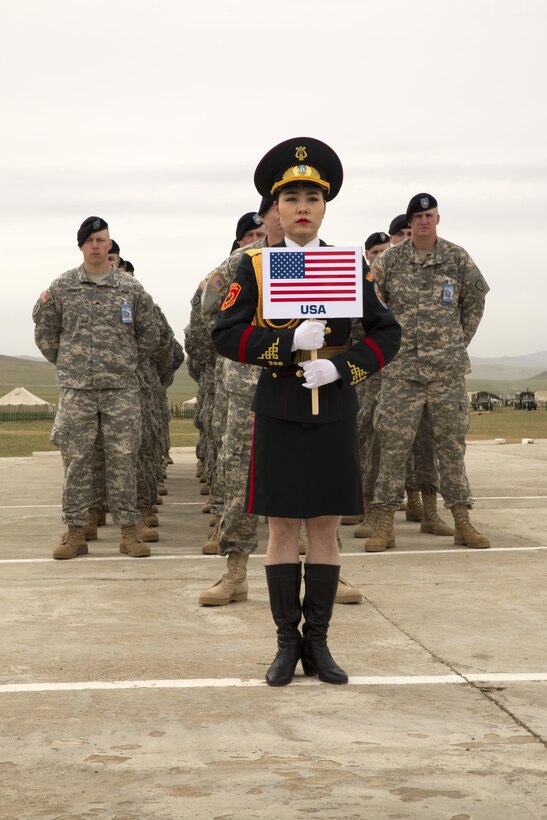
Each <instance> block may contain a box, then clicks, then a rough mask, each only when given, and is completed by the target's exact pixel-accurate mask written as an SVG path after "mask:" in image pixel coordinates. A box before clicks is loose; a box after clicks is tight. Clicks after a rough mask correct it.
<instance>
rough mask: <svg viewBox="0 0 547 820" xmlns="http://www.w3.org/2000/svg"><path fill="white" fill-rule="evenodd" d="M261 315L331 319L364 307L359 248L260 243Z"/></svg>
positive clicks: (350, 313)
mask: <svg viewBox="0 0 547 820" xmlns="http://www.w3.org/2000/svg"><path fill="white" fill-rule="evenodd" d="M262 285H263V287H262V309H263V316H264V318H265V319H297V318H298V319H334V318H343V317H348V318H352V317H355V316H360V315H361V313H362V309H363V257H362V251H361V248H321V247H320V248H302V250H293V249H292V248H263V250H262Z"/></svg>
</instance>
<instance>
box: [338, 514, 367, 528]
mask: <svg viewBox="0 0 547 820" xmlns="http://www.w3.org/2000/svg"><path fill="white" fill-rule="evenodd" d="M362 520H363V516H362V515H343V516H342V517H341V518H340V523H341V524H349V525H350V526H353V527H354V526H355V524H360V523H361V521H362Z"/></svg>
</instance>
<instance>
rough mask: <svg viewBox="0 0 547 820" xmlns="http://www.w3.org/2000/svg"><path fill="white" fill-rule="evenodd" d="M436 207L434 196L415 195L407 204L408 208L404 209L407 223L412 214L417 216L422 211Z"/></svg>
mask: <svg viewBox="0 0 547 820" xmlns="http://www.w3.org/2000/svg"><path fill="white" fill-rule="evenodd" d="M436 207H437V200H436V199H435V197H434V196H431V194H416V196H413V197H412V199H411V200H410V202H409V203H408V208H407V209H406V218H407V221H408V220H409V218H410V217H411V216H412V214H419V213H421V212H422V211H430V210H431V208H436Z"/></svg>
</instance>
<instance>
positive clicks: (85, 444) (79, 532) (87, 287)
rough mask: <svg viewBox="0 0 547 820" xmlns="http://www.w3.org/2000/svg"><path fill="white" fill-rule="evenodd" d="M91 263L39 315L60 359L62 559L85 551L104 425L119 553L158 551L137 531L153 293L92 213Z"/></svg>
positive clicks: (39, 334) (46, 300)
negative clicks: (142, 369) (113, 256)
mask: <svg viewBox="0 0 547 820" xmlns="http://www.w3.org/2000/svg"><path fill="white" fill-rule="evenodd" d="M77 238H78V246H79V247H80V249H81V251H82V253H83V257H84V260H83V264H82V265H80V267H79V268H75V269H74V270H69V271H67V272H66V273H63V274H62V275H61V276H59V278H58V279H56V280H55V281H54V282H53V284H52V285H50V287H49V288H48V289H47V290H45V291H44V292H43V293H42V294H41V296H40V298H39V299H38V302H37V303H36V305H35V307H34V311H33V314H32V317H33V320H34V323H35V325H36V327H35V340H36V344H37V346H38V348H39V349H40V351H41V352H42V353H43V355H44V356H45V358H46V359H47V360H48V361H50V362H53V364H55V365H56V366H57V383H58V385H59V409H58V411H57V415H56V417H55V421H54V424H53V430H52V434H51V440H52V441H53V443H54V444H56V445H57V446H58V447H59V449H60V450H61V454H62V456H63V463H64V467H65V478H64V486H63V503H62V506H63V519H64V521H65V522H66V523H67V524H68V535H67V537H66V538H63V539H62V540H61V543H60V544H59V546H58V547H56V548H55V549H54V551H53V557H54V558H76V556H77V555H84V554H86V553H87V551H88V548H87V543H86V540H85V533H84V528H85V525H86V524H87V521H88V509H89V507H91V505H92V501H93V451H94V448H95V441H96V439H97V431H98V429H99V425H100V427H101V431H102V435H103V442H104V451H105V464H106V486H107V491H108V501H109V505H110V511H111V513H112V518H113V519H114V522H115V523H116V524H117V525H118V526H120V527H121V543H120V552H122V553H125V554H127V555H130V556H131V557H133V558H140V557H144V556H147V555H150V549H149V547H148V546H147V545H146V544H144V543H143V542H142V541H140V539H139V538H138V537H137V533H136V523H137V521H138V514H137V509H136V463H137V454H138V452H139V446H140V441H141V410H140V399H139V381H138V376H137V368H138V364H139V358H142V357H145V356H149V355H150V354H151V353H152V351H153V350H154V349H155V348H156V346H157V344H158V341H159V331H158V327H157V322H156V319H155V316H154V306H153V302H152V299H151V298H150V296H149V295H148V294H147V293H146V291H145V290H144V289H143V287H142V285H140V284H139V283H138V282H137V281H136V280H135V279H133V277H131V276H129V275H128V274H126V273H123V272H121V271H119V270H117V269H116V268H113V267H112V266H111V265H110V263H109V261H108V253H109V250H110V245H111V242H110V236H109V233H108V224H107V223H106V222H105V221H104V219H101V218H100V217H97V216H90V217H88V218H87V219H86V220H85V221H84V222H83V223H82V225H81V226H80V229H79V231H78V237H77Z"/></svg>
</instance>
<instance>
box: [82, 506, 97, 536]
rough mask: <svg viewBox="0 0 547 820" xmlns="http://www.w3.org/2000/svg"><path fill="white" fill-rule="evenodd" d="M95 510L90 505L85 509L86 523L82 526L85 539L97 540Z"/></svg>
mask: <svg viewBox="0 0 547 820" xmlns="http://www.w3.org/2000/svg"><path fill="white" fill-rule="evenodd" d="M97 526H98V525H97V511H96V510H94V509H93V507H90V508H89V510H88V511H87V524H86V525H85V527H84V534H85V540H86V541H96V540H97Z"/></svg>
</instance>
